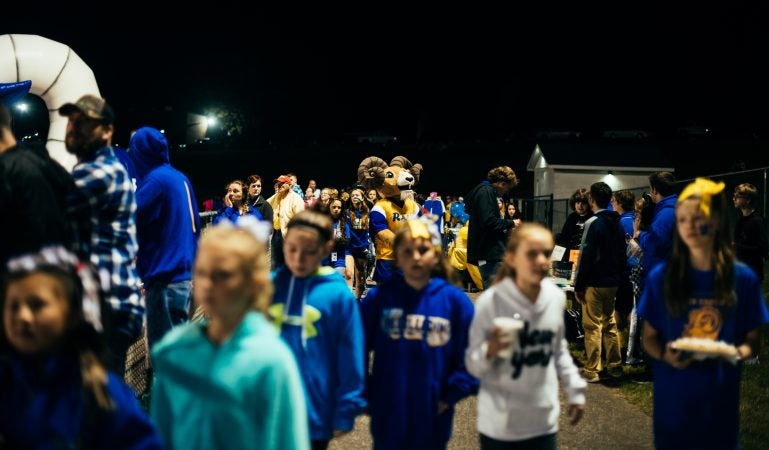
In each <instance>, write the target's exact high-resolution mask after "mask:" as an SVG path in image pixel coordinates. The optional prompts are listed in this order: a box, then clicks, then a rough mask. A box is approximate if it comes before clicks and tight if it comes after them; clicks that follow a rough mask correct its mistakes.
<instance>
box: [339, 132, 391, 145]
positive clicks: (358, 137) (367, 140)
mask: <svg viewBox="0 0 769 450" xmlns="http://www.w3.org/2000/svg"><path fill="white" fill-rule="evenodd" d="M348 138H349V139H348V140H351V141H354V142H355V143H356V144H380V145H386V144H397V143H398V137H397V136H393V135H392V134H389V133H386V132H379V131H374V132H361V133H350V134H348Z"/></svg>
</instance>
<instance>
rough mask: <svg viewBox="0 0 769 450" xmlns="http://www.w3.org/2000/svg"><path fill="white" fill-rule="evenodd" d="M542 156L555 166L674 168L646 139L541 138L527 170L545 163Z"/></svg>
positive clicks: (615, 168) (659, 149) (542, 165)
mask: <svg viewBox="0 0 769 450" xmlns="http://www.w3.org/2000/svg"><path fill="white" fill-rule="evenodd" d="M542 158H544V162H546V165H547V166H548V167H550V168H554V169H558V168H561V169H582V170H590V169H600V170H606V169H610V170H611V169H614V170H622V169H630V170H639V171H657V170H668V171H672V170H673V164H672V162H671V160H670V158H668V157H667V155H665V153H664V152H663V151H662V149H661V148H659V147H657V146H655V145H653V144H649V143H644V142H542V143H538V144H537V145H536V146H535V147H534V151H533V152H532V154H531V157H530V158H529V163H528V167H527V168H528V170H530V171H533V170H534V169H535V168H538V167H540V168H541V167H544V165H545V163H544V162H543V161H542Z"/></svg>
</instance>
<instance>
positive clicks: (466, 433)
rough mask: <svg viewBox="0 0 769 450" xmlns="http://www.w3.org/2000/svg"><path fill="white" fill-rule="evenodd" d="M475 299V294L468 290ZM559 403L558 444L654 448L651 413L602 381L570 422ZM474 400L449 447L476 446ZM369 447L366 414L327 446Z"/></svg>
mask: <svg viewBox="0 0 769 450" xmlns="http://www.w3.org/2000/svg"><path fill="white" fill-rule="evenodd" d="M470 297H471V298H472V299H473V301H475V299H476V298H477V297H478V294H470ZM565 411H566V408H565V406H564V405H563V403H561V421H560V424H559V429H560V431H559V432H558V448H560V449H568V450H577V449H579V450H583V449H596V450H603V449H606V450H614V449H653V448H654V444H653V435H652V421H651V417H649V416H647V415H646V414H644V413H643V412H641V411H640V410H639V409H638V408H636V407H635V406H633V405H631V404H629V403H628V402H627V401H626V400H625V399H624V398H622V397H620V396H619V395H618V394H617V393H616V390H615V389H612V388H611V387H608V386H604V385H602V384H589V385H588V390H587V401H586V410H585V415H584V417H583V418H582V420H581V421H580V422H579V423H578V424H577V425H576V426H571V425H569V423H568V418H567V416H566V412H565ZM476 421H477V402H476V398H475V397H470V398H468V399H465V400H463V401H462V402H461V403H460V404H459V405H458V406H457V411H456V414H455V416H454V428H453V435H452V438H451V441H450V442H449V449H450V450H476V449H479V448H480V446H479V444H478V431H477V429H476ZM370 448H371V435H370V434H369V419H368V416H361V417H358V420H357V421H356V422H355V429H354V430H353V431H352V432H351V433H349V434H348V435H346V436H344V437H342V438H340V439H337V440H334V441H332V442H331V445H330V446H329V449H330V450H359V449H360V450H362V449H370Z"/></svg>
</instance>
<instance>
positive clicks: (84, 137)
mask: <svg viewBox="0 0 769 450" xmlns="http://www.w3.org/2000/svg"><path fill="white" fill-rule="evenodd" d="M59 114H61V115H62V116H67V117H69V122H68V123H67V136H66V140H65V145H66V147H67V151H69V152H70V153H72V154H74V155H75V156H77V159H78V163H77V164H76V165H75V167H74V169H73V171H72V176H73V178H74V179H75V186H76V189H75V191H74V192H73V193H72V194H70V196H69V197H68V198H67V203H68V209H69V212H70V214H71V215H72V216H73V217H74V218H75V220H74V222H75V223H73V224H72V225H73V227H74V228H75V230H76V232H77V236H78V237H79V240H80V242H79V247H80V248H79V249H78V250H79V252H80V253H81V256H82V257H83V259H85V260H88V261H90V262H91V263H92V264H93V265H94V266H95V267H96V269H97V271H98V273H99V278H100V283H101V288H102V291H103V293H104V298H105V300H106V301H107V303H108V304H109V306H110V307H111V310H112V314H111V317H110V329H109V331H108V339H109V340H108V345H109V353H110V354H109V364H110V368H111V369H112V370H114V371H115V372H116V373H117V374H118V375H120V376H121V377H122V376H124V374H125V356H126V351H127V350H128V347H129V346H130V345H131V344H132V343H133V342H134V341H135V340H136V339H138V337H139V336H140V334H141V328H142V319H143V317H144V301H143V299H142V297H141V295H140V291H139V278H138V276H137V274H136V251H137V243H136V218H135V215H136V198H135V196H134V192H133V184H132V182H131V178H130V177H129V175H128V172H127V171H126V169H125V167H123V165H122V164H121V163H120V161H119V160H118V159H117V157H116V156H115V153H114V152H113V151H112V147H111V142H112V134H113V132H114V119H115V116H114V113H113V112H112V108H111V107H110V106H109V105H108V104H107V103H106V101H105V100H104V99H102V98H99V97H96V96H93V95H85V96H83V97H81V98H80V99H79V100H78V101H77V102H76V103H67V104H66V105H64V106H62V107H61V108H60V109H59Z"/></svg>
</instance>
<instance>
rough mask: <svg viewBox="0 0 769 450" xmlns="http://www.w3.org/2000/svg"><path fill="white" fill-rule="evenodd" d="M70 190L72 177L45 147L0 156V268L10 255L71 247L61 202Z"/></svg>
mask: <svg viewBox="0 0 769 450" xmlns="http://www.w3.org/2000/svg"><path fill="white" fill-rule="evenodd" d="M74 189H75V182H74V181H73V180H72V175H70V174H69V172H67V171H66V170H65V169H64V167H62V166H61V165H60V164H59V163H57V162H56V161H54V160H53V159H52V158H51V157H50V156H49V155H48V152H47V151H46V150H45V148H42V147H26V146H21V145H20V146H16V147H12V148H10V149H8V150H6V151H5V152H4V153H2V154H0V267H3V266H4V263H5V261H6V260H7V259H8V258H9V257H11V256H15V255H19V254H23V253H29V252H33V251H37V250H39V249H40V248H42V247H44V246H46V245H52V244H62V245H64V246H66V247H69V246H70V245H71V244H72V240H73V239H72V231H71V229H70V227H69V223H70V221H69V220H68V217H67V214H66V205H65V202H64V199H65V198H66V196H67V195H68V194H69V193H70V192H71V191H73V190H74Z"/></svg>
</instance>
